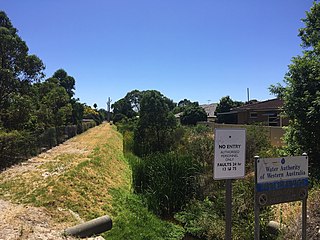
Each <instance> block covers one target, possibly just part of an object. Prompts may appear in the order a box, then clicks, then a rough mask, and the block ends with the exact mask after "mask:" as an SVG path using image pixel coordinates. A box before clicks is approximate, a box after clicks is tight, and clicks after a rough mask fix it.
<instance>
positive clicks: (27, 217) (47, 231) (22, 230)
mask: <svg viewBox="0 0 320 240" xmlns="http://www.w3.org/2000/svg"><path fill="white" fill-rule="evenodd" d="M110 132H112V131H111V126H110V125H109V124H102V125H100V126H98V127H96V128H93V129H90V130H89V131H87V132H86V133H83V134H81V135H78V136H76V137H74V138H72V139H70V140H68V141H66V142H65V143H63V144H61V145H59V146H57V147H55V148H53V149H51V150H49V151H47V152H45V153H42V154H40V155H39V156H37V157H34V158H31V159H29V160H28V161H26V162H24V163H22V164H18V165H15V166H12V167H11V168H9V169H7V170H5V171H3V172H1V173H0V240H2V239H10V240H11V239H31V240H33V239H39V240H40V239H41V240H49V239H52V240H53V239H54V240H60V239H73V238H71V237H66V236H64V235H63V230H64V229H65V228H66V227H69V226H71V225H73V224H76V223H79V222H81V221H82V219H81V218H80V217H79V215H77V213H75V212H72V211H71V210H70V209H62V208H59V207H58V208H57V209H56V210H55V211H56V213H55V214H52V211H49V210H48V209H47V208H44V207H35V206H33V204H21V203H20V202H23V201H21V200H20V199H23V196H17V195H15V192H14V190H12V189H14V188H15V186H14V185H15V182H16V183H17V184H19V181H20V182H21V179H23V182H24V184H25V186H27V187H28V188H30V191H35V190H36V189H37V185H41V184H43V183H41V181H42V182H45V181H46V179H51V181H52V179H58V177H59V175H62V174H63V173H64V172H65V171H67V170H68V169H71V168H73V167H75V166H77V165H79V164H80V163H81V162H84V161H86V160H88V158H89V157H90V154H92V152H93V151H94V149H95V148H97V147H99V146H102V145H103V144H106V141H107V140H108V139H109V138H110V137H112V136H110ZM68 157H70V158H72V160H68ZM66 159H67V160H66ZM60 161H61V163H60ZM51 163H52V164H51ZM52 166H54V169H52ZM34 179H36V180H34ZM39 179H40V180H41V181H39ZM57 181H58V180H57ZM8 182H9V183H10V184H11V185H12V187H10V191H8V190H6V188H7V187H8ZM39 182H40V183H39ZM5 185H6V188H5V187H4V186H5ZM11 185H10V186H11ZM1 188H2V189H1ZM59 212H61V215H60V216H59V217H58V219H57V215H59ZM57 213H58V214H57ZM64 216H65V217H67V218H68V219H71V220H68V221H63V220H62V219H61V217H62V218H63V217H64ZM70 224H71V225H70Z"/></svg>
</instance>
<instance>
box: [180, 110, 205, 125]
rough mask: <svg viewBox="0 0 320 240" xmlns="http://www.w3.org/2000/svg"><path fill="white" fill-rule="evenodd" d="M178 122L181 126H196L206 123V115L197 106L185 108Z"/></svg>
mask: <svg viewBox="0 0 320 240" xmlns="http://www.w3.org/2000/svg"><path fill="white" fill-rule="evenodd" d="M180 121H181V124H183V125H196V124H197V122H200V121H207V113H206V111H205V110H204V109H203V108H202V107H199V106H191V107H187V108H186V109H185V111H184V112H183V113H182V115H181V116H180Z"/></svg>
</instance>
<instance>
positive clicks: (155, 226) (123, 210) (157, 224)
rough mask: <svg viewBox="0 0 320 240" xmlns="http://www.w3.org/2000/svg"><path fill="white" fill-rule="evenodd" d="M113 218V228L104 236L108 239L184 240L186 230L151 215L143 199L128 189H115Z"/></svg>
mask: <svg viewBox="0 0 320 240" xmlns="http://www.w3.org/2000/svg"><path fill="white" fill-rule="evenodd" d="M110 193H111V195H112V207H113V209H112V217H113V228H112V230H111V231H109V232H107V233H105V234H104V236H105V237H106V239H110V240H112V239H114V240H118V239H132V240H140V239H141V240H147V239H150V240H157V239H159V240H160V239H168V240H169V239H170V240H174V239H182V238H183V236H184V232H185V231H184V229H183V228H182V227H180V226H178V225H175V224H173V223H170V222H167V221H163V220H161V219H159V218H158V217H156V216H155V215H154V214H152V213H150V212H149V211H148V209H147V208H146V207H145V206H144V205H143V202H142V200H141V198H140V197H139V196H138V195H136V194H133V193H131V192H130V191H128V190H126V189H113V190H112V191H110Z"/></svg>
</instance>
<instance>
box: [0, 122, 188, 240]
mask: <svg viewBox="0 0 320 240" xmlns="http://www.w3.org/2000/svg"><path fill="white" fill-rule="evenodd" d="M67 144H69V145H71V146H74V147H73V148H71V150H70V149H69V150H67V151H65V150H62V151H59V148H60V147H61V146H58V147H57V148H56V149H53V150H52V151H50V152H49V153H46V154H44V155H40V156H38V158H36V159H35V161H36V162H41V163H43V164H39V165H37V164H36V165H35V167H33V168H30V169H28V168H26V169H28V170H27V171H19V170H18V167H17V169H16V170H14V169H12V170H10V171H6V172H3V173H1V174H0V198H1V199H5V200H10V201H12V202H15V203H24V204H30V205H32V206H37V207H45V208H46V209H47V210H48V212H49V213H50V214H51V215H52V217H53V219H54V220H55V221H56V222H59V223H63V225H65V226H72V225H73V224H76V223H77V220H76V218H75V217H74V214H71V213H70V210H71V211H72V212H74V213H77V214H78V215H79V216H80V217H81V218H82V219H83V220H90V219H92V218H95V217H98V216H101V215H105V214H108V215H110V216H111V217H112V219H113V223H114V225H113V229H112V230H111V231H110V232H108V233H105V236H107V237H108V239H181V238H182V236H183V230H182V228H180V227H177V226H175V225H173V224H171V223H168V222H164V221H161V220H159V219H158V218H157V217H155V216H154V215H153V214H151V213H150V212H148V210H147V209H146V208H145V207H144V206H143V204H142V201H141V199H140V198H139V197H138V196H136V195H134V194H132V191H131V170H130V168H129V165H128V163H127V161H126V159H125V158H124V155H123V147H122V136H121V134H119V133H118V132H117V131H116V130H115V128H114V127H112V126H110V125H109V124H102V125H100V126H98V127H96V128H93V129H91V130H89V131H88V132H86V133H83V134H81V135H78V136H76V137H75V138H73V139H71V140H69V141H68V142H67Z"/></svg>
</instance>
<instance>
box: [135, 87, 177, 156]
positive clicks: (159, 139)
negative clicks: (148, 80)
mask: <svg viewBox="0 0 320 240" xmlns="http://www.w3.org/2000/svg"><path fill="white" fill-rule="evenodd" d="M176 126H177V122H176V119H175V117H174V115H173V114H172V113H171V112H170V108H169V106H168V98H166V97H165V96H163V95H162V94H161V93H160V92H158V91H154V90H152V91H151V90H150V91H147V92H145V94H144V95H143V98H142V100H141V105H140V116H139V121H138V126H137V129H136V131H135V132H134V152H135V154H137V155H138V156H143V155H148V154H151V153H155V152H167V151H169V150H170V149H171V147H172V144H173V142H172V141H173V138H172V134H173V131H174V129H175V128H176Z"/></svg>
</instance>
